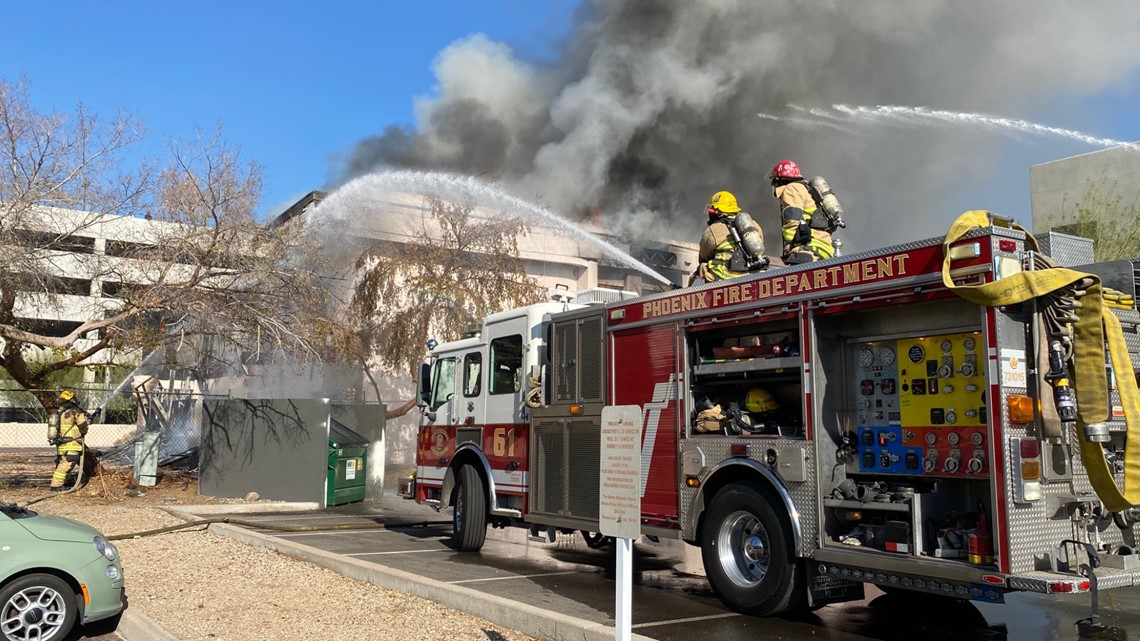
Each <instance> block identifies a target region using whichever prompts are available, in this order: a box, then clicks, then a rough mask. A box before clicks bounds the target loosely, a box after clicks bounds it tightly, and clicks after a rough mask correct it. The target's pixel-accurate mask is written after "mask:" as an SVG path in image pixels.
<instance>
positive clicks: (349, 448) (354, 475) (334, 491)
mask: <svg viewBox="0 0 1140 641" xmlns="http://www.w3.org/2000/svg"><path fill="white" fill-rule="evenodd" d="M367 466H368V439H366V438H364V437H363V436H361V435H360V434H357V433H356V432H354V431H352V430H350V429H349V428H348V427H346V426H345V425H344V424H342V423H339V422H337V421H335V420H334V421H332V422H331V424H330V425H329V462H328V481H327V482H326V488H325V505H326V506H329V507H331V506H333V505H344V504H345V503H355V502H356V501H363V500H364V487H365V482H366V480H367V479H368V473H367V472H368V470H367Z"/></svg>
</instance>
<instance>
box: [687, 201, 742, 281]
mask: <svg viewBox="0 0 1140 641" xmlns="http://www.w3.org/2000/svg"><path fill="white" fill-rule="evenodd" d="M734 217H735V216H733V215H731V214H729V215H726V216H724V217H723V218H722V219H721V220H717V221H715V222H712V223H710V224H709V226H708V227H707V228H706V229H705V231H704V233H703V234H701V242H700V251H699V255H698V259H699V260H700V262H701V265H700V271H699V274H700V276H701V278H703V279H704V280H705V281H707V282H710V283H711V282H712V281H714V280H728V279H730V278H739V277H740V276H744V275H746V274H748V272H734V271H732V270H731V269H729V268H728V265H729V263H730V262H731V261H732V255H733V253H734V252H736V242H735V241H733V239H732V234H731V233H730V232H729V230H728V226H729V225H731V224H732V219H733V218H734Z"/></svg>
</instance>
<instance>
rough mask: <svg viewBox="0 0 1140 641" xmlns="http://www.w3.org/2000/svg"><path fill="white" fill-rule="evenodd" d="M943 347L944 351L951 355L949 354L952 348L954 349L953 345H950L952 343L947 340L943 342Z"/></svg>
mask: <svg viewBox="0 0 1140 641" xmlns="http://www.w3.org/2000/svg"><path fill="white" fill-rule="evenodd" d="M941 347H942V351H943V352H944V353H946V354H949V353H950V348H951V347H952V344H951V343H950V341H948V340H945V341H942V345H941Z"/></svg>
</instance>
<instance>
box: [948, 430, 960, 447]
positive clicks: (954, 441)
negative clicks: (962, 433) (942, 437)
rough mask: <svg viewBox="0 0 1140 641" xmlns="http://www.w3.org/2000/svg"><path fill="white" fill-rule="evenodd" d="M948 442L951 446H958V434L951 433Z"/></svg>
mask: <svg viewBox="0 0 1140 641" xmlns="http://www.w3.org/2000/svg"><path fill="white" fill-rule="evenodd" d="M946 442H947V443H949V444H951V445H957V444H958V433H957V432H950V433H949V434H947V435H946Z"/></svg>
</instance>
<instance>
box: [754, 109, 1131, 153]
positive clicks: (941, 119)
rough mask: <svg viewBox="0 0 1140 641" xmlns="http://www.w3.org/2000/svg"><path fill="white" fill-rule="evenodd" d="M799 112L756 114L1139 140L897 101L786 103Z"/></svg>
mask: <svg viewBox="0 0 1140 641" xmlns="http://www.w3.org/2000/svg"><path fill="white" fill-rule="evenodd" d="M788 106H789V108H791V109H792V110H793V111H795V112H797V113H799V114H801V115H799V116H778V115H773V114H767V113H760V114H757V115H758V116H759V117H760V118H763V119H765V120H776V121H780V122H786V123H788V124H790V125H793V126H800V127H815V126H821V125H822V126H825V127H832V128H838V129H842V127H841V126H837V123H847V124H859V123H864V124H873V123H880V122H894V123H898V124H902V125H915V126H931V125H932V126H961V125H967V126H972V127H981V128H987V129H994V130H997V131H999V132H1001V133H1003V134H1006V135H1022V134H1027V135H1031V136H1037V137H1042V138H1064V139H1066V140H1073V141H1076V142H1080V143H1084V144H1086V145H1089V146H1093V147H1124V148H1127V149H1131V150H1136V151H1140V144H1137V143H1130V142H1127V141H1124V140H1116V139H1115V138H1105V137H1101V136H1093V135H1090V134H1087V133H1084V132H1081V131H1077V130H1075V129H1064V128H1061V127H1050V126H1048V125H1043V124H1040V123H1036V122H1030V121H1028V120H1022V119H1019V118H1003V117H1000V116H991V115H987V114H980V113H969V112H961V111H948V110H944V109H928V108H926V107H904V106H899V105H877V106H873V107H868V106H862V105H845V104H836V105H832V106H831V109H830V110H828V109H820V108H817V107H812V108H809V107H802V106H798V105H788Z"/></svg>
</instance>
